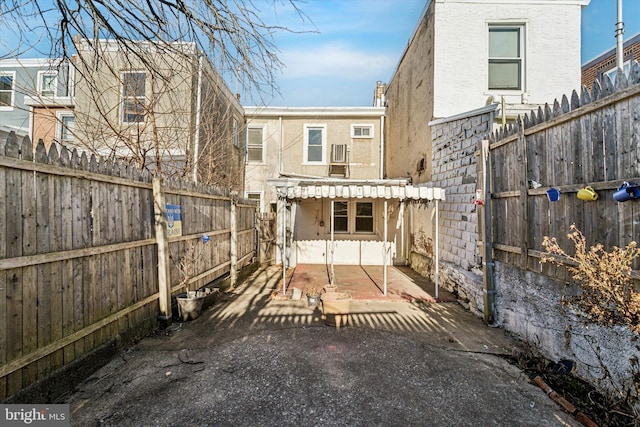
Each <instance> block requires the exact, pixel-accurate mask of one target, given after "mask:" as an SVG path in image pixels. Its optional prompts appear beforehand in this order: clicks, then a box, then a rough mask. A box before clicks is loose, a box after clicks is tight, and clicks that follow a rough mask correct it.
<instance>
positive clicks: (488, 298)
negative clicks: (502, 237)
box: [480, 139, 496, 325]
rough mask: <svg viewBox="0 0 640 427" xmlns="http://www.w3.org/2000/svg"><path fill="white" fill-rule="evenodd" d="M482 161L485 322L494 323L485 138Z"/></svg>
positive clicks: (490, 217) (491, 239)
mask: <svg viewBox="0 0 640 427" xmlns="http://www.w3.org/2000/svg"><path fill="white" fill-rule="evenodd" d="M481 144H482V145H481V151H480V153H481V154H480V156H481V162H482V186H483V187H484V189H483V191H484V207H483V209H482V210H483V215H482V216H483V219H484V221H483V222H484V224H482V225H483V233H482V234H483V235H482V238H483V242H482V243H483V245H484V254H483V258H482V273H483V274H482V276H483V280H482V281H483V290H484V322H485V323H486V324H487V325H493V324H494V323H495V321H496V307H495V294H496V288H495V283H494V280H493V231H492V228H491V223H492V221H493V215H492V211H491V150H490V148H489V141H488V140H486V139H483V140H482V142H481Z"/></svg>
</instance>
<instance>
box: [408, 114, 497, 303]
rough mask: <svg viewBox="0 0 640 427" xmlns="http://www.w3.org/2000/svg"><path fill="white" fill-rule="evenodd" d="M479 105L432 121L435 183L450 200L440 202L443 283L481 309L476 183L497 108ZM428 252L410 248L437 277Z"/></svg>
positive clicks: (415, 261)
mask: <svg viewBox="0 0 640 427" xmlns="http://www.w3.org/2000/svg"><path fill="white" fill-rule="evenodd" d="M487 110H490V111H487ZM476 111H481V113H477V114H474V113H473V112H470V113H467V115H466V116H465V115H461V117H460V118H457V119H456V118H451V119H443V120H436V121H434V122H432V123H431V138H432V140H433V146H432V147H433V148H432V150H433V157H432V159H433V179H432V183H433V185H434V186H436V187H442V188H444V189H445V191H446V201H444V202H442V203H440V205H439V218H440V221H439V240H440V244H439V249H440V252H439V257H440V269H439V281H440V285H441V286H442V287H444V288H445V289H447V290H449V291H453V292H455V293H457V295H458V297H459V298H460V300H461V301H462V302H464V303H467V304H468V305H469V306H470V308H471V309H472V311H476V312H477V313H476V314H479V315H480V314H481V313H482V311H483V292H482V270H481V258H480V250H479V248H478V214H477V211H476V206H475V205H474V204H473V203H472V202H473V200H474V199H475V194H476V190H477V189H478V188H480V187H479V185H478V183H477V181H478V171H477V163H478V150H479V147H480V141H482V139H485V138H487V135H488V133H489V132H490V131H491V129H492V124H493V120H494V110H493V109H492V108H491V107H489V108H483V109H480V110H476ZM456 117H458V116H456ZM425 258H427V259H425ZM428 258H429V257H428V256H427V257H424V256H423V255H421V254H419V253H416V252H412V254H411V265H412V268H414V269H415V270H416V271H419V272H421V273H423V274H426V275H429V276H430V277H432V278H433V276H434V271H433V263H432V262H430V260H428Z"/></svg>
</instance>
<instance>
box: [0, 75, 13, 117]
mask: <svg viewBox="0 0 640 427" xmlns="http://www.w3.org/2000/svg"><path fill="white" fill-rule="evenodd" d="M15 79H16V75H15V73H14V72H13V71H0V110H11V109H13V102H14V96H15Z"/></svg>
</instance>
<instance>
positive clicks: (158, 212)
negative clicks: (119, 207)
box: [153, 178, 172, 326]
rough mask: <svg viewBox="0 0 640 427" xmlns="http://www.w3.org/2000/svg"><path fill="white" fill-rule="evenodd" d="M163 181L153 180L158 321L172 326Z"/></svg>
mask: <svg viewBox="0 0 640 427" xmlns="http://www.w3.org/2000/svg"><path fill="white" fill-rule="evenodd" d="M165 209H166V207H165V199H164V190H163V188H162V180H161V179H160V178H153V215H154V218H155V229H156V244H157V246H158V303H159V306H160V314H159V316H158V320H160V322H161V323H162V324H163V325H164V326H168V325H170V324H171V317H172V314H171V270H170V264H169V261H170V260H169V243H168V241H167V227H166V225H167V224H166V223H167V218H166V216H165Z"/></svg>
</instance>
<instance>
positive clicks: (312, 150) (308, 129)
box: [303, 125, 327, 163]
mask: <svg viewBox="0 0 640 427" xmlns="http://www.w3.org/2000/svg"><path fill="white" fill-rule="evenodd" d="M326 130H327V128H326V126H325V125H305V127H304V159H303V162H304V163H326V157H325V156H326V155H325V152H326V144H327V135H326Z"/></svg>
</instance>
